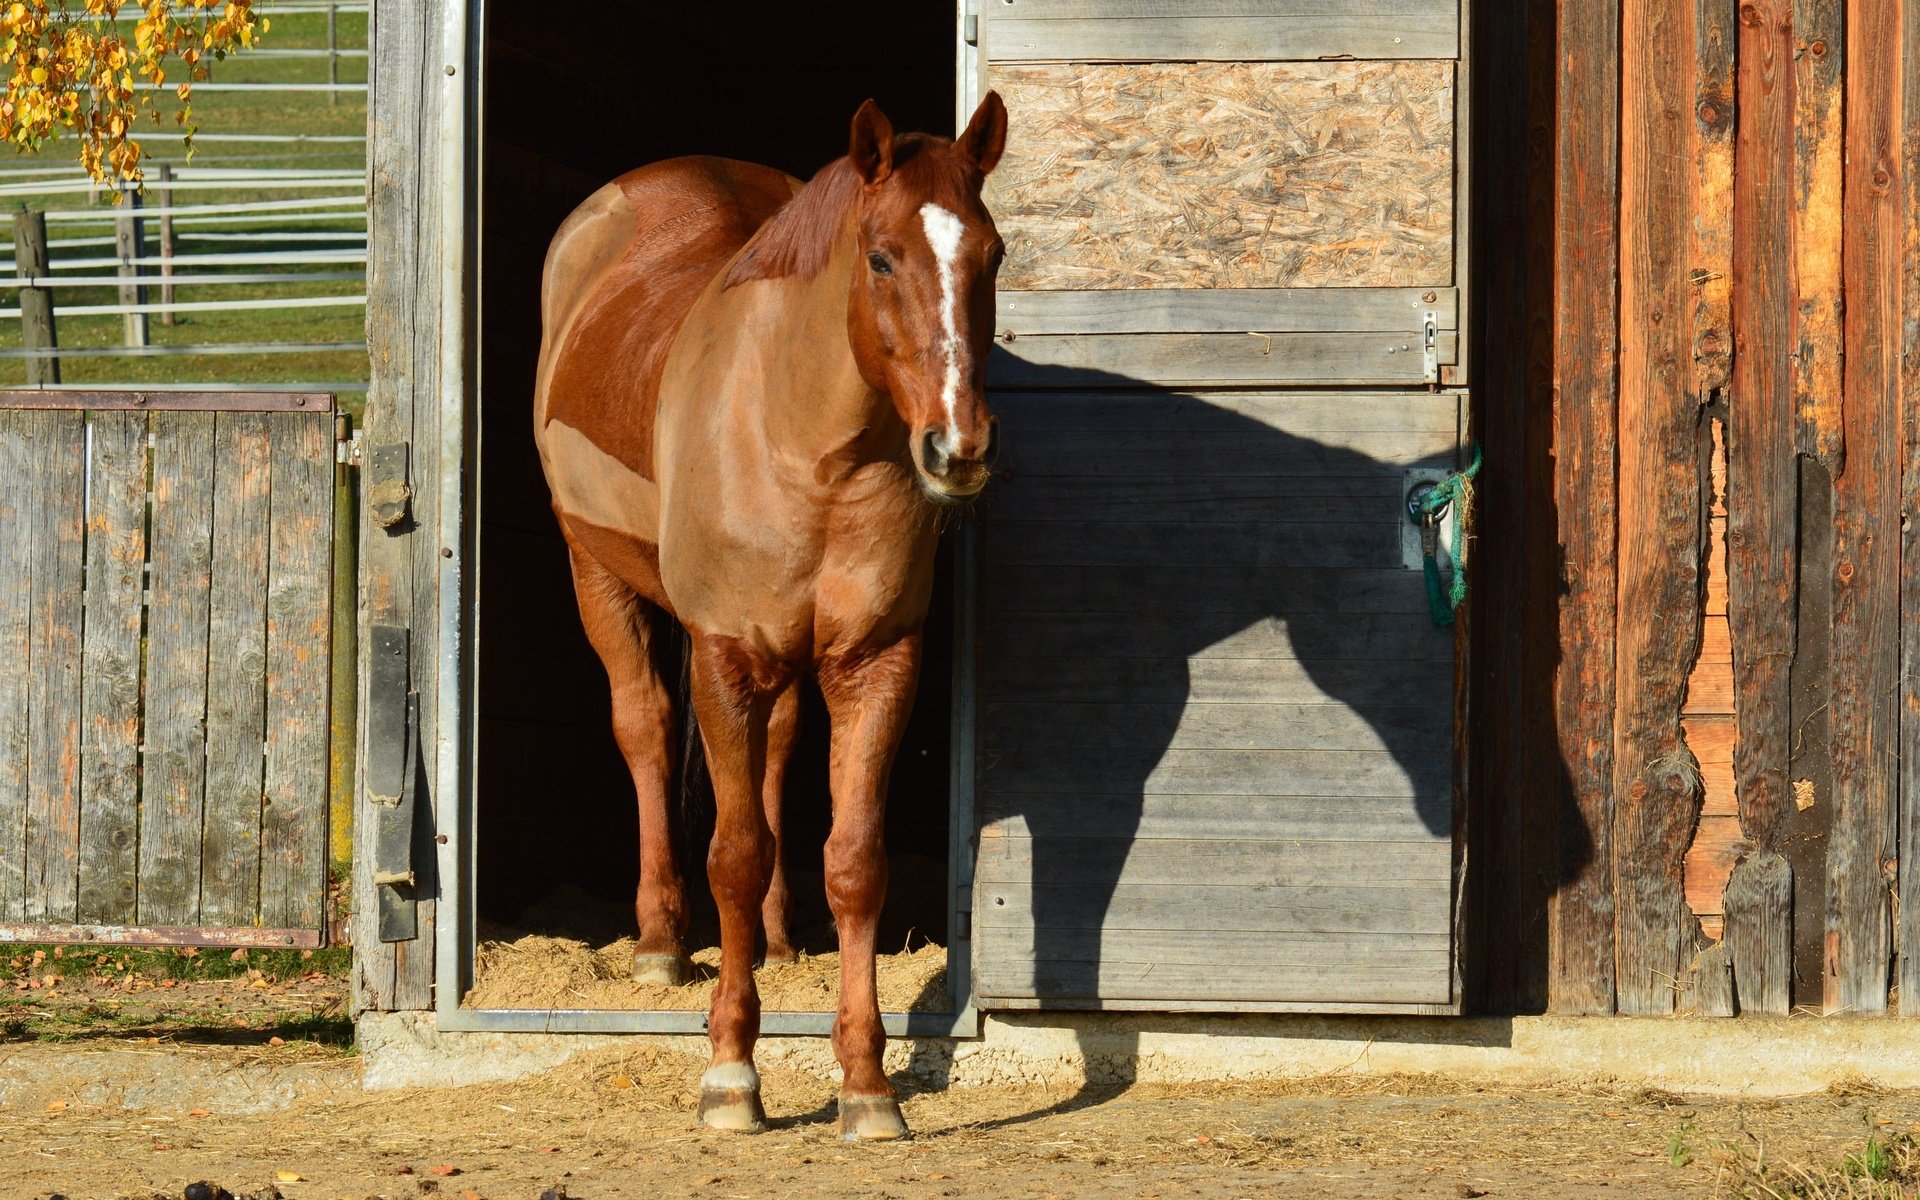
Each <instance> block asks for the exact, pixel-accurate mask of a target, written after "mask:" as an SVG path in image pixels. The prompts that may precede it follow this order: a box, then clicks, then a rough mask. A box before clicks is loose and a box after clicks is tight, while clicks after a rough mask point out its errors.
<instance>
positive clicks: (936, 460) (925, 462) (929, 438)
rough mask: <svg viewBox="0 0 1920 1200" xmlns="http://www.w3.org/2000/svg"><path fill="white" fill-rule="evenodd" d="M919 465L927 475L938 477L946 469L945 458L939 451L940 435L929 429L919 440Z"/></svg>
mask: <svg viewBox="0 0 1920 1200" xmlns="http://www.w3.org/2000/svg"><path fill="white" fill-rule="evenodd" d="M920 465H921V466H923V467H925V468H926V471H927V474H929V475H939V474H941V473H942V472H944V471H945V470H946V469H947V456H946V455H945V454H943V453H942V452H941V450H940V435H939V433H938V432H937V431H935V430H932V429H929V430H927V432H926V433H925V434H923V435H921V438H920Z"/></svg>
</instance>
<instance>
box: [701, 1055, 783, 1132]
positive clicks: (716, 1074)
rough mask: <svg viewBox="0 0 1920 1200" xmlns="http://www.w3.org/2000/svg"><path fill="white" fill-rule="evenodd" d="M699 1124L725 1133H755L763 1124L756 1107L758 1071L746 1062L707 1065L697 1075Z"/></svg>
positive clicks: (764, 1120) (764, 1113)
mask: <svg viewBox="0 0 1920 1200" xmlns="http://www.w3.org/2000/svg"><path fill="white" fill-rule="evenodd" d="M700 1123H701V1124H702V1125H705V1126H706V1127H707V1128H708V1129H719V1130H724V1131H726V1132H727V1133H759V1132H761V1131H762V1130H764V1129H766V1127H767V1111H766V1109H764V1108H762V1107H760V1074H759V1072H757V1071H755V1070H754V1069H753V1066H752V1064H750V1063H728V1064H725V1065H722V1066H718V1067H710V1068H708V1070H707V1073H706V1074H705V1075H702V1076H701V1077H700Z"/></svg>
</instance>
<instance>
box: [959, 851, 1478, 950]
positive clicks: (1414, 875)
mask: <svg viewBox="0 0 1920 1200" xmlns="http://www.w3.org/2000/svg"><path fill="white" fill-rule="evenodd" d="M1114 843H1119V845H1118V846H1116V845H1115V844H1114ZM1116 850H1117V851H1118V853H1119V854H1121V855H1122V856H1124V858H1125V861H1124V862H1123V863H1122V864H1121V866H1120V872H1119V874H1118V875H1117V876H1116V877H1115V879H1116V881H1117V883H1118V884H1120V885H1125V886H1133V885H1140V884H1147V885H1159V884H1164V883H1166V882H1167V881H1168V880H1170V879H1191V880H1194V881H1197V882H1198V883H1201V884H1204V885H1205V886H1206V887H1208V888H1219V887H1234V888H1245V889H1259V888H1305V887H1313V888H1331V889H1352V890H1355V891H1362V892H1375V891H1389V892H1390V891H1410V892H1427V893H1430V892H1438V893H1439V894H1440V896H1441V903H1442V906H1443V907H1444V905H1445V903H1446V900H1445V897H1446V893H1447V890H1448V889H1447V880H1446V871H1445V868H1446V867H1447V866H1448V865H1449V863H1450V860H1451V856H1452V850H1451V848H1450V847H1448V846H1447V845H1446V844H1445V843H1444V842H1438V841H1426V842H1298V841H1273V840H1264V839H1248V840H1246V841H1233V842H1229V841H1220V840H1218V839H1201V840H1191V839H1174V838H1161V839H1154V838H1145V839H1142V838H1122V837H1102V836H1099V835H1096V834H1092V833H1090V834H1089V835H1088V836H1087V837H1084V838H1074V837H1058V838H1048V839H1046V840H1044V841H1036V840H1035V839H1033V838H1017V837H992V838H986V839H983V840H982V841H981V844H980V878H981V879H982V880H983V881H990V889H988V890H980V889H977V890H976V892H975V896H976V897H981V896H985V897H987V898H986V899H985V900H980V901H978V902H979V903H981V904H984V905H986V906H988V907H998V906H996V905H993V903H992V898H991V894H990V892H991V891H992V890H997V889H1000V888H1002V887H1008V886H1015V885H1018V886H1021V887H1027V888H1031V886H1032V885H1033V884H1034V883H1035V881H1036V880H1038V881H1039V882H1040V884H1042V885H1044V886H1072V885H1071V884H1065V885H1062V884H1049V883H1048V880H1047V876H1046V874H1045V873H1044V872H1042V873H1039V874H1036V872H1035V870H1034V868H1035V866H1036V864H1042V865H1045V866H1057V864H1072V863H1074V862H1076V861H1079V860H1082V859H1093V860H1101V861H1104V860H1106V859H1108V858H1110V857H1111V856H1112V855H1114V853H1115V852H1116ZM1434 867H1440V868H1442V870H1441V872H1440V873H1439V874H1437V875H1436V874H1434V873H1433V871H1432V868H1434ZM1028 894H1031V892H1029V893H1028ZM1236 928H1256V927H1255V926H1237V927H1236ZM1275 928H1279V927H1278V926H1275Z"/></svg>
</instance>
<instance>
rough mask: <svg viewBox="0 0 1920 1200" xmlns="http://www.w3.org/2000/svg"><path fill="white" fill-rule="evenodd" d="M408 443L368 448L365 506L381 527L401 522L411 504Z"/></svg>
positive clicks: (389, 526)
mask: <svg viewBox="0 0 1920 1200" xmlns="http://www.w3.org/2000/svg"><path fill="white" fill-rule="evenodd" d="M407 451H408V447H407V443H405V442H393V443H390V444H387V445H381V446H375V447H374V448H373V449H372V450H371V451H369V458H370V459H371V462H370V463H369V470H368V472H367V476H368V478H367V509H368V511H370V512H371V513H372V514H373V523H374V524H375V525H378V526H379V527H380V528H382V529H396V528H398V527H399V526H400V525H402V524H404V523H405V521H406V519H407V513H408V510H409V509H410V508H411V507H412V505H413V486H412V485H411V484H410V483H408V482H407Z"/></svg>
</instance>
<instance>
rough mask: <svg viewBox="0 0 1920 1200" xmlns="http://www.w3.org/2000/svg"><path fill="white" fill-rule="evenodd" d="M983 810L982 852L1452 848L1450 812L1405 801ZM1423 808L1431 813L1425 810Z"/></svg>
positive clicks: (1022, 798)
mask: <svg viewBox="0 0 1920 1200" xmlns="http://www.w3.org/2000/svg"><path fill="white" fill-rule="evenodd" d="M980 803H981V820H982V822H983V824H984V825H985V826H986V828H984V829H982V830H981V839H980V840H981V845H982V846H983V847H984V846H985V845H986V844H987V842H988V840H989V839H991V838H995V837H1007V838H1016V837H1024V838H1035V839H1046V838H1058V839H1078V838H1084V837H1087V836H1089V835H1091V834H1096V833H1097V834H1099V835H1100V836H1101V837H1103V838H1107V839H1112V840H1119V841H1123V842H1124V841H1129V840H1131V842H1132V844H1140V843H1143V842H1146V841H1149V840H1152V839H1157V838H1177V839H1183V840H1187V841H1205V840H1220V841H1229V842H1232V841H1244V842H1249V843H1256V844H1260V845H1267V844H1271V843H1275V842H1286V843H1294V842H1302V843H1306V842H1353V843H1357V844H1364V845H1375V844H1378V843H1381V842H1409V841H1414V842H1417V841H1427V842H1431V843H1433V844H1435V845H1439V846H1449V845H1450V844H1451V840H1452V831H1451V830H1450V829H1447V828H1445V825H1444V823H1445V822H1446V821H1447V820H1448V819H1450V817H1451V806H1449V805H1448V804H1446V803H1445V802H1444V800H1436V799H1432V798H1425V797H1423V798H1421V799H1420V800H1419V801H1416V803H1415V804H1412V805H1410V804H1409V803H1408V802H1407V798H1406V797H1404V796H1355V795H1335V796H1220V795H1213V796H1168V795H1155V794H1140V793H1135V792H1110V793H1107V792H1095V791H1092V790H1091V789H1086V790H1081V791H1077V792H1068V793H1057V794H1051V795H1037V794H1028V793H1021V792H1013V791H1007V792H987V793H984V794H983V795H982V796H981V798H980ZM1422 803H1424V804H1428V805H1430V806H1431V807H1429V808H1426V809H1424V810H1423V808H1422V807H1420V805H1421V804H1422ZM1125 861H1126V854H1125V853H1119V854H1117V855H1116V859H1115V869H1116V870H1117V869H1119V867H1120V866H1121V865H1124V863H1125ZM1019 878H1022V879H1030V878H1031V876H1030V875H1023V876H1020V877H1019ZM983 879H984V880H985V881H986V882H988V883H991V882H993V880H992V878H991V877H988V876H983ZM1016 881H1017V880H1016Z"/></svg>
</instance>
